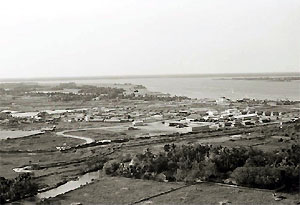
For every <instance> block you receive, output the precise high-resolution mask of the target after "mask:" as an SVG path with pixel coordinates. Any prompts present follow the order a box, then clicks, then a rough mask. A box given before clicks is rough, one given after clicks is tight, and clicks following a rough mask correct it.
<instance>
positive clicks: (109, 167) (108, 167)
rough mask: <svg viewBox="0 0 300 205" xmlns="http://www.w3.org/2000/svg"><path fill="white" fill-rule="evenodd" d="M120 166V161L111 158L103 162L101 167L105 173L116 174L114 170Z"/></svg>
mask: <svg viewBox="0 0 300 205" xmlns="http://www.w3.org/2000/svg"><path fill="white" fill-rule="evenodd" d="M119 167H120V162H119V161H117V160H111V161H108V162H106V163H105V164H104V166H103V169H104V172H105V174H107V175H116V174H117V173H116V171H117V170H118V169H119Z"/></svg>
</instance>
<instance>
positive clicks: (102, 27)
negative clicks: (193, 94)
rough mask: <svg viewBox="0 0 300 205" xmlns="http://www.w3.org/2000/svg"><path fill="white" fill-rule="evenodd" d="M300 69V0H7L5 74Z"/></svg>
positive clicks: (1, 36) (0, 53)
mask: <svg viewBox="0 0 300 205" xmlns="http://www.w3.org/2000/svg"><path fill="white" fill-rule="evenodd" d="M299 69H300V0H107V1H106V0H95V1H92V0H85V1H84V0H81V1H78V0H51V1H41V0H36V1H32V0H26V1H24V0H6V1H0V78H7V77H8V78H10V77H41V76H44V77H54V76H101V75H132V74H133V75H139V74H179V73H186V74H187V73H200V74H201V73H234V72H239V73H243V72H289V71H294V72H295V71H300V70H299Z"/></svg>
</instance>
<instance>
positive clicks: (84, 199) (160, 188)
mask: <svg viewBox="0 0 300 205" xmlns="http://www.w3.org/2000/svg"><path fill="white" fill-rule="evenodd" d="M181 186H183V184H176V183H163V182H156V181H148V180H139V179H128V178H122V177H108V176H105V175H103V176H102V177H101V178H100V179H99V180H97V181H95V182H94V183H93V184H90V185H87V186H84V187H82V188H80V189H78V190H74V191H71V192H69V193H67V194H64V195H63V196H58V197H56V198H54V199H51V200H50V201H48V202H45V204H57V205H60V204H71V203H74V202H80V203H82V204H89V205H96V204H132V203H134V202H138V201H139V200H141V199H144V198H148V197H150V199H148V200H145V201H143V202H140V203H138V204H219V202H220V201H226V200H228V201H230V202H231V203H232V204H237V205H241V204H249V205H250V204H251V205H252V204H253V205H254V204H255V205H256V204H296V203H297V202H298V201H299V200H300V198H299V197H300V196H299V194H298V195H297V194H294V195H293V194H283V195H284V196H286V197H287V199H285V200H283V201H275V200H274V199H273V198H272V192H270V191H267V190H254V189H245V188H231V187H225V186H220V185H215V184H206V183H203V184H197V185H191V186H189V187H185V188H182V189H178V190H175V191H171V192H170V193H167V194H163V195H161V196H156V197H153V198H151V196H155V195H157V194H160V193H163V192H166V191H170V190H172V189H177V188H179V187H181Z"/></svg>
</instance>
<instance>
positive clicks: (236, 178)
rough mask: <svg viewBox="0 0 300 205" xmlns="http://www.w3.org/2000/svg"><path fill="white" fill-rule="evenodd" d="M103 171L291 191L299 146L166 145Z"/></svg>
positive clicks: (299, 170)
mask: <svg viewBox="0 0 300 205" xmlns="http://www.w3.org/2000/svg"><path fill="white" fill-rule="evenodd" d="M129 161H130V162H129ZM104 170H105V172H106V174H109V175H121V176H125V177H133V178H143V179H156V180H164V181H166V180H167V181H186V182H193V181H196V180H205V181H214V182H226V183H234V184H239V185H244V186H249V187H259V188H268V189H275V188H279V187H285V188H286V189H290V190H292V189H296V188H297V187H299V177H300V176H299V174H300V145H299V144H294V145H292V146H291V147H290V148H287V149H282V150H277V151H274V152H262V151H260V150H255V149H253V148H243V147H239V148H227V147H222V146H217V147H213V146H211V145H201V144H197V145H189V146H186V145H182V146H175V145H174V144H172V145H169V144H167V145H165V146H164V151H163V152H161V153H159V154H157V155H156V154H153V153H152V152H151V151H150V150H147V151H146V152H145V153H143V154H138V155H136V156H135V157H133V158H132V159H130V157H129V158H128V157H127V158H124V157H122V158H121V159H118V160H112V161H109V162H107V163H106V164H105V165H104Z"/></svg>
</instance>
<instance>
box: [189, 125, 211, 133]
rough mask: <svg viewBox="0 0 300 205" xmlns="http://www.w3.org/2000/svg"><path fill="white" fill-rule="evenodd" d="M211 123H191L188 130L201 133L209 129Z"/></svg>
mask: <svg viewBox="0 0 300 205" xmlns="http://www.w3.org/2000/svg"><path fill="white" fill-rule="evenodd" d="M210 125H211V123H191V124H189V127H188V130H189V131H190V132H202V131H208V130H209V129H210Z"/></svg>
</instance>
